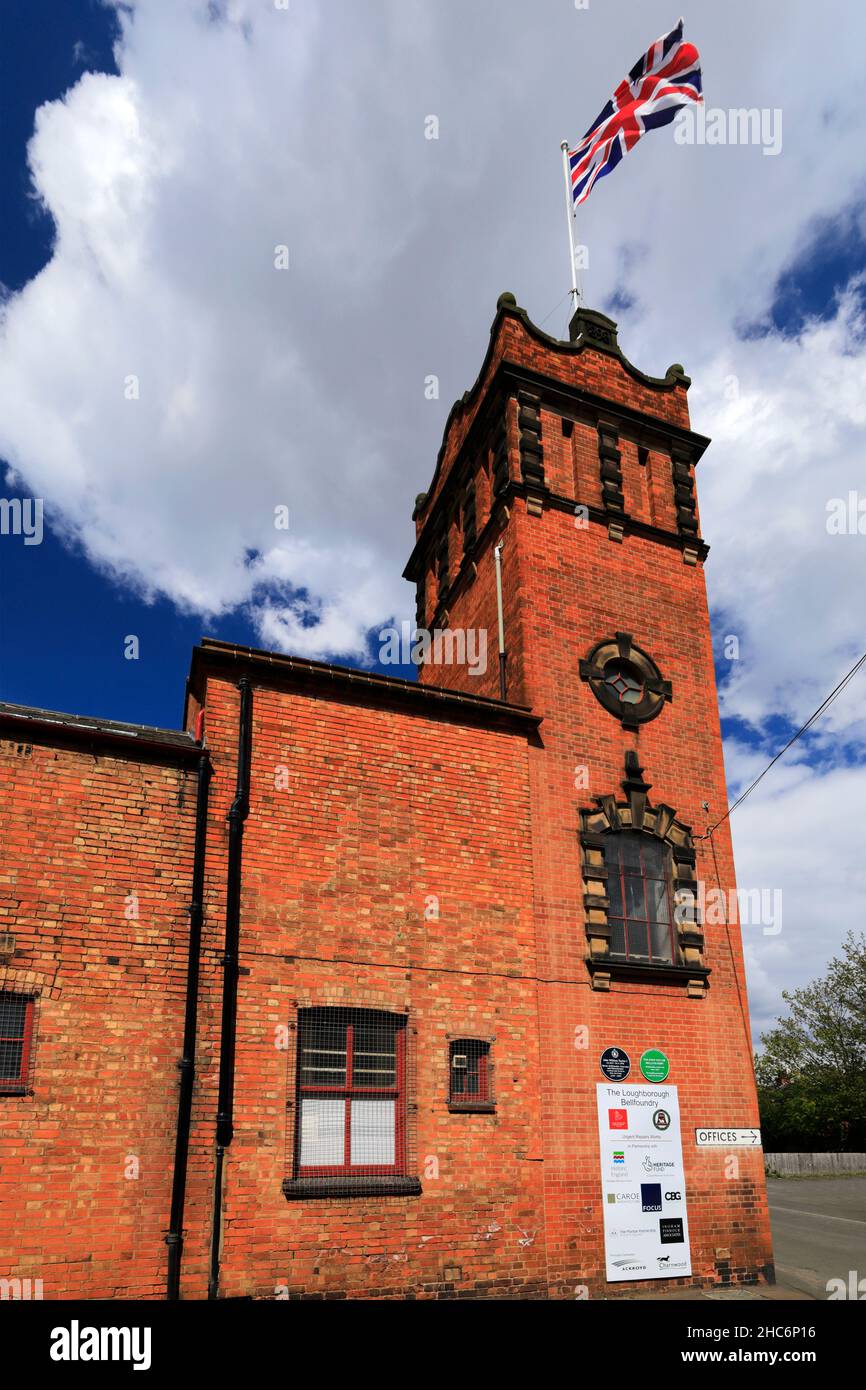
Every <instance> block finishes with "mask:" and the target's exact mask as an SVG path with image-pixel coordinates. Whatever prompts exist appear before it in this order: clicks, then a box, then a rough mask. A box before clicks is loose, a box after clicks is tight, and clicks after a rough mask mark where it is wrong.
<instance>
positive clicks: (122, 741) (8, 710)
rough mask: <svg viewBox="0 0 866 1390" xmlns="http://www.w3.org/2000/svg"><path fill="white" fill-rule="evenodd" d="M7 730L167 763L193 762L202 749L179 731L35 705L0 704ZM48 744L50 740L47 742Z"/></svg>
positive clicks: (0, 722)
mask: <svg viewBox="0 0 866 1390" xmlns="http://www.w3.org/2000/svg"><path fill="white" fill-rule="evenodd" d="M3 729H11V730H12V732H13V734H14V733H17V734H20V735H21V736H25V735H26V734H27V733H32V732H34V731H38V733H39V734H40V735H41V736H42V737H43V741H45V740H44V736H45V735H53V736H54V738H55V740H56V741H57V742H58V743H59V742H62V741H68V740H70V739H71V740H72V741H73V742H76V743H84V744H90V745H91V746H92V745H93V744H109V745H111V746H112V747H115V748H118V749H121V750H123V751H125V752H127V753H129V754H131V755H132V756H135V755H136V754H137V753H140V752H145V751H147V752H148V753H149V754H150V755H151V756H152V755H153V754H154V753H161V754H163V755H164V756H165V757H166V758H168V759H169V760H170V761H185V760H186V759H191V760H194V759H196V758H198V757H199V756H200V755H201V752H202V749H201V746H200V745H199V744H197V743H196V742H195V740H194V739H193V738H192V736H191V735H190V734H188V733H185V732H184V731H183V730H182V729H161V728H158V727H156V726H155V725H148V724H125V723H121V722H120V721H119V720H115V719H97V718H93V717H90V716H88V715H81V714H64V713H61V712H60V711H59V710H49V709H41V708H39V707H38V706H36V705H16V704H12V703H10V702H9V701H5V700H3V701H0V730H3ZM48 741H50V740H48Z"/></svg>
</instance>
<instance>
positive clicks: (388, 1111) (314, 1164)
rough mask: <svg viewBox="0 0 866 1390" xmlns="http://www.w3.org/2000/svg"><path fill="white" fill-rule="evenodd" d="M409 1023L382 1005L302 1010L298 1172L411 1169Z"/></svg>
mask: <svg viewBox="0 0 866 1390" xmlns="http://www.w3.org/2000/svg"><path fill="white" fill-rule="evenodd" d="M406 1023H407V1020H406V1016H405V1014H391V1013H385V1012H382V1011H380V1010H377V1009H355V1008H348V1009H347V1008H332V1007H320V1008H305V1009H300V1010H299V1011H298V1028H297V1051H296V1065H295V1071H296V1103H295V1113H296V1119H295V1126H294V1163H293V1169H294V1174H295V1176H296V1177H298V1178H323V1179H325V1178H339V1177H344V1176H345V1177H397V1176H401V1175H404V1174H406V1173H407V1171H408V1168H407V1164H408V1161H409V1142H408V1100H407V1076H408V1065H407V1032H408V1030H407V1027H406Z"/></svg>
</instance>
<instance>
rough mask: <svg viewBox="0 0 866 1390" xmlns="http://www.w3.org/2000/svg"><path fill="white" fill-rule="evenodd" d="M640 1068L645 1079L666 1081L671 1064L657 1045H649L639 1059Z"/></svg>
mask: <svg viewBox="0 0 866 1390" xmlns="http://www.w3.org/2000/svg"><path fill="white" fill-rule="evenodd" d="M640 1069H641V1071H642V1072H643V1074H644V1076H645V1077H646V1079H647V1081H667V1079H668V1072H669V1071H670V1069H671V1064H670V1062H669V1061H668V1059H667V1057H666V1056H665V1054H664V1053H663V1052H660V1051H659V1049H658V1048H657V1047H650V1048H648V1049H647V1051H646V1052H645V1053H644V1054H643V1056H642V1057H641V1059H640Z"/></svg>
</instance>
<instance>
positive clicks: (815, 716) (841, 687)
mask: <svg viewBox="0 0 866 1390" xmlns="http://www.w3.org/2000/svg"><path fill="white" fill-rule="evenodd" d="M864 662H866V652H864V653H863V655H862V656H861V657H860V659H859V661H855V663H854V665H853V666H852V667H851V670H850V671H849V672H848V674H847V676H843V677H842V679H841V680H840V682H839V684H838V685H837V686H836V688H835V690H831V691H830V694H829V695H828V696H827V698H826V700H824V701H822V703H821V704H820V705H819V706H818V708H817V709H816V710H815V713H814V714H810V716H809V718H808V719H807V720H806V722H805V724H804V725H803V727H802V728H801V729H798V730H797V732H796V733H795V734H794V736H793V738H789V739H788V742H787V743H786V744H785V746H784V748H782V749H780V750H779V752H778V753H777V754H776V756H775V758H773V759H772V761H771V762H769V763H767V766H766V767H765V768H764V771H763V772H762V773H761V774H760V775H759V776H758V777H756V778H755V780H754V782H753V783H752V785H751V786H750V787H747V788H746V790H745V791H744V792H743V794H742V796H738V797H737V799H736V801H735V802H734V804H733V806H729V807H728V809H727V811H726V812H725V814H724V815H723V816H721V817H720V818H719V820H717V821H716V823H715V825H713V826H711V827H710V829H709V830H708V831H707V833H706V835H700V836H698V838H699V839H701V840H706V839H707V837H708V836H711V835H712V833H713V831H714V830H718V828H719V826H720V825H721V824H722V822H723V821H726V820H727V819H728V816H730V815H732V814H733V812H734V811H736V809H737V807H738V806H741V805H742V804H743V802H744V801H745V799H746V797H747V796H750V795H751V793H752V792H753V791H754V790H755V787H756V786H757V785H758V783H759V782H760V781H762V780H763V778H765V777H766V775H767V773H768V772H769V771H770V768H771V767H774V766H775V764H776V763H777V762H778V761H779V759H780V758H781V757H783V756H784V755H785V753H787V751H788V749H789V748H790V747H791V746H792V745H793V744H795V743H796V742H797V739H798V738H800V737H801V736H802V735H803V734H805V733H806V730H807V729H810V728H811V727H812V725H813V724H814V723H815V721H816V719H818V718H820V716H821V715H822V714H823V713H824V711H825V710H826V709H829V707H830V705H832V703H833V701H834V700H835V699H836V696H837V695H841V693H842V691H843V690H844V689H845V686H846V685H847V684H848V682H849V681H850V680H851V679H852V678H853V677H854V676H856V674H857V672H858V671H859V670H860V667H861V666H862V665H863V663H864Z"/></svg>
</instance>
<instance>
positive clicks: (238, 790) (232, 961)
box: [207, 676, 253, 1298]
mask: <svg viewBox="0 0 866 1390" xmlns="http://www.w3.org/2000/svg"><path fill="white" fill-rule="evenodd" d="M238 689H239V691H240V695H241V702H240V716H239V720H238V761H237V782H236V785H235V798H234V801H233V802H232V804H231V808H230V810H229V813H228V815H227V817H226V819H227V821H228V823H229V845H228V870H227V873H226V932H225V945H224V948H223V958H222V966H223V1002H222V1021H221V1024H220V1070H219V1094H218V1098H217V1114H216V1161H215V1164H214V1193H213V1216H212V1224H211V1247H210V1274H209V1276H208V1286H207V1296H208V1298H217V1297H218V1296H219V1279H220V1245H221V1236H222V1200H223V1168H224V1163H225V1153H226V1149H227V1148H228V1147H229V1145H230V1144H231V1142H232V1136H233V1134H234V1124H233V1118H234V1082H235V1041H236V1035H237V1004H238V944H239V940H240V926H241V861H242V851H243V838H244V821H245V820H246V818H247V816H248V815H249V810H250V757H251V753H252V738H253V690H252V685H251V684H250V681H249V679H248V677H246V676H243V677H242V678H241V679H240V680H239V681H238Z"/></svg>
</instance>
